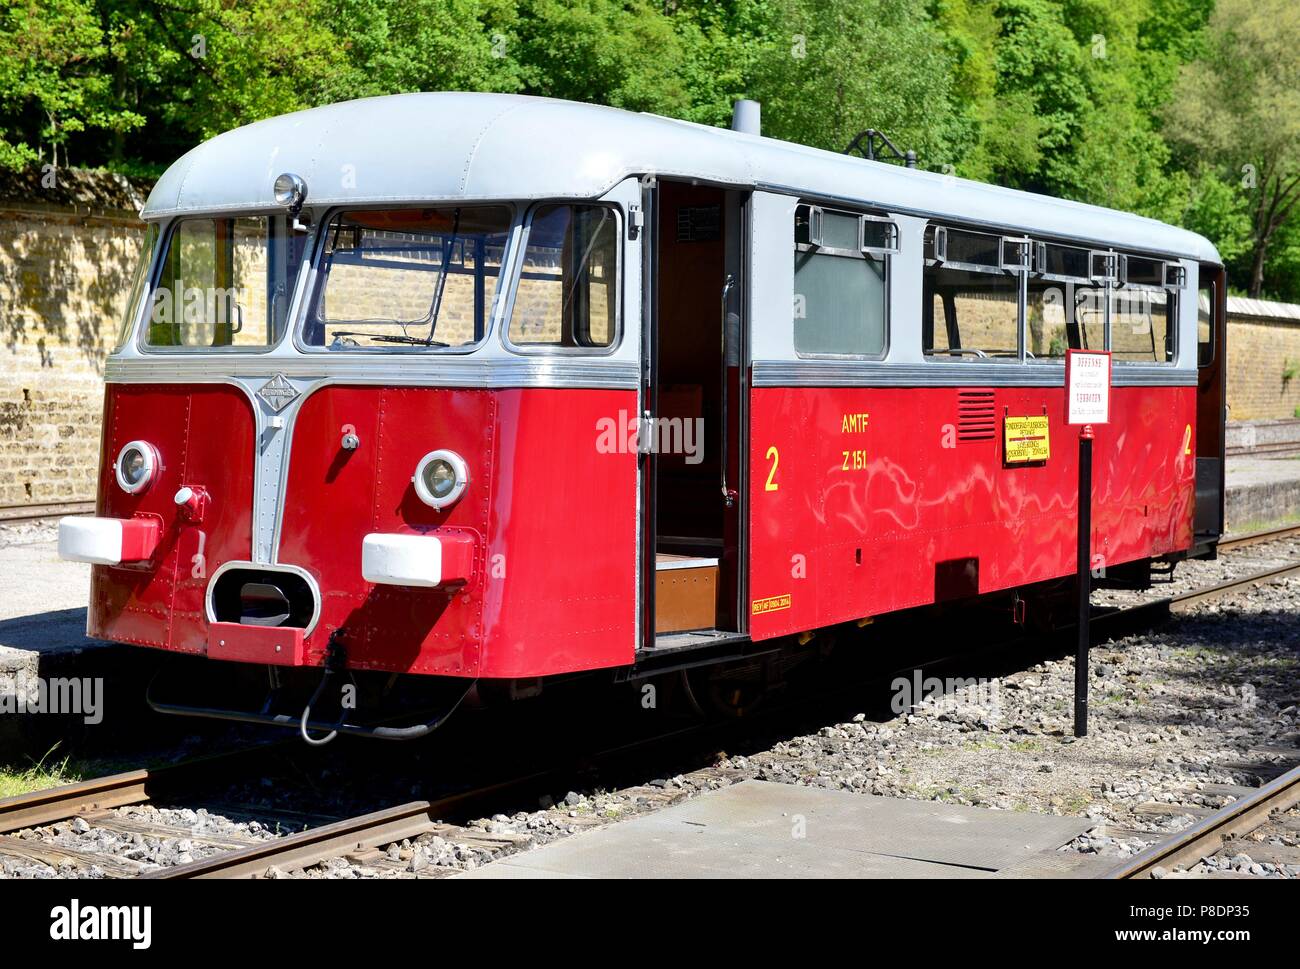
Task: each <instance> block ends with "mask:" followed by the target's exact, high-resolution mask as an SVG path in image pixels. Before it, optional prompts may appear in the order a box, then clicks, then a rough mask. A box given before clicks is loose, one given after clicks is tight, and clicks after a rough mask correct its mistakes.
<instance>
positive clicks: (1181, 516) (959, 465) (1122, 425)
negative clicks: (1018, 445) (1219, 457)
mask: <svg viewBox="0 0 1300 969" xmlns="http://www.w3.org/2000/svg"><path fill="white" fill-rule="evenodd" d="M981 394H982V395H983V396H982V397H981V396H979V395H981ZM1112 394H1113V397H1112V402H1111V423H1110V424H1108V425H1098V426H1097V427H1096V428H1095V430H1096V444H1095V445H1094V462H1095V465H1094V468H1095V470H1094V481H1093V553H1094V561H1097V558H1098V557H1100V558H1101V560H1102V561H1103V562H1104V563H1108V564H1112V565H1114V564H1119V563H1122V562H1128V561H1133V560H1137V559H1142V558H1147V557H1150V556H1153V555H1159V554H1162V553H1166V552H1172V551H1176V550H1182V549H1186V548H1187V547H1188V546H1189V545H1190V544H1191V538H1192V505H1193V500H1194V495H1195V480H1194V479H1195V459H1194V456H1193V455H1192V454H1191V449H1190V447H1189V443H1190V441H1191V440H1192V439H1193V437H1192V435H1193V434H1194V430H1195V424H1196V416H1195V405H1196V401H1195V396H1196V388H1194V387H1160V388H1154V387H1152V388H1147V387H1141V388H1139V387H1122V388H1121V387H1117V388H1115V389H1114V390H1113V391H1112ZM990 399H991V403H992V406H991V408H989V407H988V401H989V400H990ZM751 400H752V409H751V414H752V432H751V435H750V441H751V450H750V455H749V460H750V482H751V485H750V503H751V505H750V507H751V519H752V523H751V529H750V535H751V557H750V598H751V634H752V636H753V638H755V639H766V638H770V637H773V636H778V635H783V634H788V633H794V632H799V631H802V630H806V629H812V628H817V627H820V626H826V625H831V624H833V623H837V622H844V621H849V620H853V619H859V618H863V617H866V616H871V615H877V614H880V613H884V612H889V611H892V610H897V609H906V608H909V607H912V606H920V605H927V604H930V603H933V602H936V601H941V600H944V599H948V598H959V597H962V596H966V595H975V594H980V593H987V592H993V591H997V590H1002V589H1009V588H1014V587H1017V586H1022V585H1029V584H1031V583H1035V582H1041V581H1044V580H1047V579H1052V578H1057V577H1060V576H1066V575H1072V574H1073V573H1074V568H1075V527H1076V526H1075V519H1076V506H1077V480H1078V479H1077V475H1078V445H1077V436H1078V430H1077V429H1074V428H1070V427H1068V426H1067V425H1066V424H1065V423H1064V420H1065V415H1064V390H1063V388H1060V387H1053V388H985V389H983V390H982V391H975V392H974V394H972V392H971V390H970V389H965V388H955V387H942V388H940V387H930V388H823V389H818V388H760V389H755V390H754V391H753V393H752V397H751ZM972 400H974V401H976V403H974V404H973V403H972ZM963 405H965V410H964V411H963ZM990 411H991V414H992V416H993V418H994V420H993V422H992V433H988V432H987V431H986V428H988V427H989V426H990V425H989V422H988V421H987V415H988V414H989V413H990ZM963 413H964V414H965V418H964V420H963ZM1041 414H1046V415H1048V417H1049V426H1050V442H1051V456H1050V458H1049V459H1048V460H1047V461H1045V462H1041V463H1037V464H1031V465H1018V466H1005V465H1004V463H1003V419H1004V417H1006V416H1011V417H1022V416H1034V415H1041ZM864 415H865V416H864ZM772 449H775V452H773V450H772ZM774 467H775V470H774Z"/></svg>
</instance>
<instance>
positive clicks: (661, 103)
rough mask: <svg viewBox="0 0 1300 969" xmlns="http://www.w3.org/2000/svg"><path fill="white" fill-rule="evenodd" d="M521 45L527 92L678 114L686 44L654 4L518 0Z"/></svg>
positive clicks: (644, 0) (642, 0)
mask: <svg viewBox="0 0 1300 969" xmlns="http://www.w3.org/2000/svg"><path fill="white" fill-rule="evenodd" d="M518 6H519V12H518V18H517V20H516V21H515V41H514V44H515V45H516V46H515V47H514V48H512V49H517V51H518V55H517V56H518V59H519V62H520V65H521V67H520V73H521V77H522V80H523V88H524V90H525V91H526V92H527V93H530V94H540V95H544V96H546V97H554V98H567V99H570V100H573V101H588V102H594V103H596V104H609V105H613V106H614V107H617V108H627V109H629V110H632V111H654V112H657V113H660V114H672V115H679V116H680V115H681V114H683V113H685V111H686V110H687V107H688V101H687V96H686V89H685V85H684V84H683V82H682V78H681V67H682V64H683V52H682V45H681V42H680V41H679V39H678V37H677V34H676V33H675V31H674V30H673V25H672V22H671V20H670V19H669V18H668V17H667V16H665V15H664V14H663V13H662V12H661V10H660V9H659V8H658V7H657V6H656V5H655V4H653V3H650V2H649V0H626V2H619V0H519V5H518Z"/></svg>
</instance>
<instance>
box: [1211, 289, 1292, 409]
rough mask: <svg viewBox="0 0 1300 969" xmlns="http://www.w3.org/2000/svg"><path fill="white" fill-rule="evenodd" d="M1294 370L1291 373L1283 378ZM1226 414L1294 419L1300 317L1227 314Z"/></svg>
mask: <svg viewBox="0 0 1300 969" xmlns="http://www.w3.org/2000/svg"><path fill="white" fill-rule="evenodd" d="M1292 368H1294V370H1295V376H1294V377H1293V378H1291V379H1290V380H1287V379H1286V378H1285V373H1286V371H1287V370H1289V369H1292ZM1228 406H1229V408H1230V410H1229V412H1228V418H1229V419H1230V420H1234V421H1255V420H1264V419H1271V418H1280V417H1294V416H1295V412H1296V408H1298V407H1300V321H1294V320H1291V321H1270V320H1263V319H1258V318H1253V317H1252V318H1248V317H1234V316H1232V315H1231V314H1229V316H1228Z"/></svg>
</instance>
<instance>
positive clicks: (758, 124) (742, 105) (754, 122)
mask: <svg viewBox="0 0 1300 969" xmlns="http://www.w3.org/2000/svg"><path fill="white" fill-rule="evenodd" d="M762 112H763V106H762V105H761V104H759V103H758V102H757V101H751V100H749V99H748V98H742V99H741V100H739V101H737V102H736V104H735V107H733V108H732V109H731V130H732V131H743V132H744V133H745V134H747V135H761V134H762V133H763V122H762V117H761V116H762Z"/></svg>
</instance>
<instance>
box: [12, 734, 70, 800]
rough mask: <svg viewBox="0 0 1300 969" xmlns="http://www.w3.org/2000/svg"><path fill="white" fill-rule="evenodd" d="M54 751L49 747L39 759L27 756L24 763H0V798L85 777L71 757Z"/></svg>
mask: <svg viewBox="0 0 1300 969" xmlns="http://www.w3.org/2000/svg"><path fill="white" fill-rule="evenodd" d="M54 751H55V748H54V747H51V748H50V749H49V750H48V751H46V752H45V756H44V757H42V758H41V759H40V760H31V758H28V762H27V763H26V764H0V798H4V797H16V796H18V795H19V794H27V793H29V792H31V791H39V790H43V789H44V788H47V787H60V786H62V785H64V784H73V783H75V782H77V781H79V780H83V779H84V778H85V776H86V775H85V774H84V773H83V772H82V770H81V769H79V765H75V764H73V763H72V758H71V757H69V756H67V755H64V756H63V757H62V758H59V757H56V756H54Z"/></svg>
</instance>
